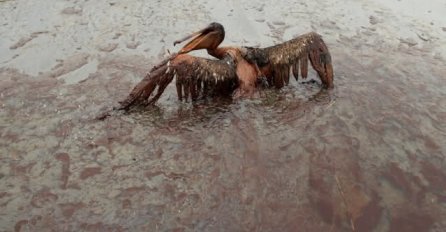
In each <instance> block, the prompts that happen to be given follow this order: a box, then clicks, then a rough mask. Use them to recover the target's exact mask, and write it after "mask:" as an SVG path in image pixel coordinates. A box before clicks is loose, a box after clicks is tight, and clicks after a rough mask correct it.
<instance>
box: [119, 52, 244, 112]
mask: <svg viewBox="0 0 446 232" xmlns="http://www.w3.org/2000/svg"><path fill="white" fill-rule="evenodd" d="M174 78H176V90H177V95H178V98H179V99H180V100H183V99H184V100H188V99H189V97H190V98H191V99H192V100H196V99H197V98H198V97H199V96H207V95H217V94H219V95H220V94H230V93H231V92H232V91H233V90H234V89H235V87H236V86H237V84H238V81H237V80H238V79H237V75H236V73H235V66H234V62H233V61H232V60H231V58H230V57H227V58H225V59H223V60H211V59H206V58H200V57H194V56H191V55H187V54H181V55H177V54H173V55H171V56H169V57H168V58H166V59H165V60H163V61H162V62H160V63H159V64H158V65H156V66H154V67H153V68H152V69H151V71H150V72H149V73H148V74H147V75H146V76H145V77H144V78H143V79H142V80H141V81H140V82H139V83H138V84H137V85H136V86H135V87H134V88H133V90H132V91H131V92H130V94H129V95H128V97H127V98H126V99H125V100H123V101H121V102H120V104H121V107H120V108H119V109H121V110H129V109H130V107H131V106H133V105H140V104H143V105H147V104H153V103H154V102H156V101H157V100H158V99H159V98H160V97H161V95H162V93H163V92H164V90H165V89H166V87H167V86H168V85H169V84H170V83H171V82H172V80H173V79H174ZM202 85H204V86H205V87H204V88H201V86H202ZM155 90H156V93H155Z"/></svg>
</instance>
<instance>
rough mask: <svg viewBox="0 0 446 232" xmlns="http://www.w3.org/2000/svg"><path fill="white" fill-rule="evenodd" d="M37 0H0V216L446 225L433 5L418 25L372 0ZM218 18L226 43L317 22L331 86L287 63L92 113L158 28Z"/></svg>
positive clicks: (270, 225)
mask: <svg viewBox="0 0 446 232" xmlns="http://www.w3.org/2000/svg"><path fill="white" fill-rule="evenodd" d="M43 2H45V4H42V5H40V6H39V5H37V4H35V3H31V2H29V1H23V2H22V1H6V2H0V6H2V7H3V8H1V9H2V13H5V12H9V13H8V14H6V13H5V14H2V15H4V16H2V17H9V18H8V21H5V22H7V23H6V25H5V27H4V28H6V29H2V31H1V35H2V37H3V39H2V43H1V45H0V47H1V49H2V50H1V51H2V55H0V58H1V62H2V68H1V69H0V75H1V79H0V91H1V95H0V104H1V110H0V133H1V139H0V146H1V160H0V162H1V165H0V179H1V185H0V208H1V210H0V215H1V217H0V230H1V231H11V230H15V231H50V230H55V231H80V230H82V231H349V230H350V231H351V230H355V231H443V229H444V228H446V171H445V170H446V161H445V155H446V154H445V153H446V152H445V151H446V143H445V142H444V141H446V103H445V101H444V99H446V91H445V90H446V87H445V86H446V85H445V84H446V80H445V76H446V75H445V74H446V65H445V60H444V55H443V54H445V53H444V52H445V50H446V49H445V48H444V43H443V39H442V38H441V37H440V35H443V36H444V35H446V32H444V31H446V29H441V27H440V26H438V25H437V21H439V22H438V23H445V22H443V21H441V19H436V20H437V21H435V25H430V26H426V25H425V24H424V23H425V21H422V19H423V18H421V19H418V21H417V20H414V21H410V20H407V18H404V17H405V16H398V15H395V13H394V12H392V10H389V9H388V8H385V7H383V6H376V5H375V3H373V2H371V3H364V4H362V5H359V4H358V3H355V2H348V1H345V2H344V3H346V2H347V3H349V5H348V7H346V6H345V4H344V5H341V4H340V3H342V1H341V2H340V1H336V2H333V3H320V4H322V5H323V4H332V5H325V7H331V8H330V9H331V10H330V11H328V13H327V12H325V13H315V12H316V11H317V9H318V6H317V5H314V4H315V3H314V2H315V1H311V2H310V1H309V2H308V3H304V4H300V5H299V8H296V9H291V10H290V11H289V12H288V11H287V12H286V13H285V12H284V11H283V10H284V9H283V6H284V5H282V8H281V9H279V8H280V6H277V5H276V4H274V5H273V4H271V5H261V4H255V2H249V3H244V4H240V5H238V4H235V2H232V1H228V4H232V5H230V6H232V8H233V9H232V11H231V9H230V8H231V7H230V8H228V9H225V11H223V10H218V12H217V13H215V14H213V13H214V12H215V11H216V8H217V9H218V8H219V7H220V5H219V4H222V3H221V1H211V2H210V3H207V4H205V3H203V2H201V1H195V2H193V4H192V3H191V4H190V5H188V6H178V5H175V4H174V3H159V2H151V4H148V3H146V2H144V1H129V2H132V4H128V5H125V4H127V3H119V2H115V1H95V2H93V3H92V2H85V3H78V2H76V3H70V2H62V1H60V2H58V3H57V4H55V5H51V4H50V3H49V1H48V2H46V1H43ZM316 2H317V1H316ZM282 4H285V5H286V4H289V3H286V2H285V3H282ZM295 4H297V3H295ZM392 4H394V3H392ZM14 7H15V8H14ZM33 7H35V8H33ZM69 7H73V8H69ZM33 9H34V10H33ZM39 9H40V10H42V9H46V10H47V11H48V12H49V16H47V15H44V14H42V13H41V12H40V11H39ZM160 9H170V11H166V12H164V13H163V12H160ZM300 10H302V11H300ZM226 11H227V12H226ZM39 12H40V13H39ZM60 12H62V13H60ZM76 12H77V13H76ZM129 12H130V13H131V14H130V15H128V13H129ZM306 12H313V14H308V13H306ZM352 12H353V14H357V15H356V17H357V18H356V20H353V21H351V20H350V19H349V15H351V14H350V13H352ZM435 12H436V9H433V13H435ZM269 13H271V16H268V17H266V16H265V15H268V14H269ZM272 13H275V14H272ZM278 13H280V14H281V17H279V16H277V15H279V14H278ZM343 14H345V15H344V16H343ZM142 15H147V19H142V18H141V17H142ZM213 15H215V16H213ZM325 15H326V16H325ZM29 16H38V17H42V18H41V20H40V22H41V23H36V22H35V21H32V20H30V19H27V17H29ZM316 16H317V17H316ZM370 16H373V17H370ZM191 17H192V18H194V19H195V20H196V21H195V22H194V23H195V24H196V25H187V26H186V23H185V21H187V20H188V19H190V18H191ZM231 17H234V18H235V19H233V21H231ZM423 17H424V15H423ZM315 18H318V19H315ZM334 18H336V19H337V21H336V22H334V21H331V20H332V19H334ZM281 19H282V20H281ZM211 20H212V21H221V22H223V24H224V25H225V26H226V28H227V37H229V38H228V39H227V40H228V41H227V42H226V43H227V44H230V43H236V44H240V43H242V44H244V45H246V44H256V43H258V44H262V45H269V44H272V43H274V42H279V41H281V40H286V39H288V38H290V37H291V36H292V35H294V34H299V33H302V32H306V31H308V30H311V28H312V27H314V28H315V29H317V31H318V32H320V33H321V34H323V35H324V39H325V41H326V42H327V44H328V46H329V48H330V50H331V53H332V56H333V61H334V68H335V89H334V90H330V91H326V90H320V86H319V85H318V84H302V83H300V84H298V83H296V82H294V81H292V84H291V85H290V86H288V87H286V88H284V89H282V90H280V91H277V90H268V91H264V92H262V93H261V96H260V97H257V98H253V99H241V100H230V99H220V100H215V101H207V102H197V103H181V102H178V101H177V100H176V96H175V91H174V89H173V88H172V87H170V88H168V89H167V91H166V93H165V94H164V96H163V97H162V98H161V100H160V101H159V103H158V104H157V105H156V107H152V108H150V109H138V110H135V111H133V112H131V113H130V114H115V115H113V116H112V117H110V118H108V119H107V120H105V121H96V120H94V117H95V116H97V115H98V114H99V113H101V112H102V111H103V110H105V109H107V108H110V107H111V106H113V105H116V102H117V101H119V100H121V99H123V98H124V97H125V96H126V94H127V93H128V92H129V90H130V89H131V88H132V87H133V85H134V84H135V83H136V82H137V81H138V80H139V79H140V78H141V77H142V76H143V75H144V73H145V72H146V71H148V70H149V68H150V66H151V65H153V64H155V63H156V61H157V60H159V59H160V57H161V56H163V54H164V53H165V49H166V47H167V46H169V45H165V44H170V42H169V41H174V40H175V39H178V38H176V37H181V36H183V35H184V34H185V33H187V32H188V31H189V30H195V29H197V28H199V27H201V26H202V25H206V23H207V22H209V21H211ZM262 20H263V21H262ZM297 20H302V21H303V20H306V22H308V23H305V24H302V25H301V24H299V23H298V22H299V21H297ZM318 20H319V21H318ZM419 21H421V22H419ZM33 22H34V23H33ZM154 22H156V23H154ZM56 24H61V25H59V26H57V25H56ZM129 24H130V25H129ZM67 25H71V27H67ZM113 25H115V27H114V26H113ZM231 25H233V26H234V28H231ZM445 26H446V23H445ZM8 27H10V28H13V27H18V28H21V30H14V31H12V30H10V31H8ZM246 28H249V29H250V31H249V30H245V29H246ZM417 30H419V33H418V34H419V35H418V36H417V33H411V32H413V31H417ZM46 31H47V32H46ZM36 32H39V33H37V34H35V33H36ZM243 32H246V34H247V35H246V37H243ZM263 32H264V33H263ZM33 33H34V34H33ZM406 33H407V34H406ZM420 33H424V34H422V35H421V34H420ZM30 35H31V36H30ZM22 36H24V37H22ZM29 36H30V37H29ZM419 36H421V37H422V38H419ZM23 38H24V39H23ZM241 38H247V39H246V40H243V39H241ZM426 38H428V39H429V41H424V40H423V39H426ZM28 39H30V40H29V41H27V40H28ZM256 39H257V40H256ZM24 41H26V42H25V43H24V44H23V42H24ZM138 43H140V45H137V44H138ZM134 46H136V48H134ZM165 46H166V47H165ZM170 49H175V48H170ZM3 51H4V52H3ZM42 55H44V59H43V58H42V57H41V56H42ZM311 74H312V76H313V77H315V74H314V72H312V73H311Z"/></svg>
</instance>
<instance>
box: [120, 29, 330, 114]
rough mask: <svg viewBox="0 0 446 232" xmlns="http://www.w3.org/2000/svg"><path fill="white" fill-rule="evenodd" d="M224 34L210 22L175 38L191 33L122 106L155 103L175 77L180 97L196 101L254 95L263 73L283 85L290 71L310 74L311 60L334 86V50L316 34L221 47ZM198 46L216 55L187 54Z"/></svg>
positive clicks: (271, 82)
mask: <svg viewBox="0 0 446 232" xmlns="http://www.w3.org/2000/svg"><path fill="white" fill-rule="evenodd" d="M224 36H225V31H224V28H223V26H222V25H221V24H219V23H211V24H210V25H209V26H208V27H206V28H204V29H203V30H200V31H198V32H196V33H194V34H192V35H190V36H187V37H185V38H184V39H182V40H179V41H175V43H174V45H175V44H177V43H181V42H183V41H185V40H189V39H191V38H192V39H191V41H190V42H189V43H187V44H186V45H185V46H184V47H183V48H182V49H181V50H180V51H179V52H178V53H175V54H172V55H170V56H169V57H168V58H166V59H165V60H163V61H162V62H161V63H159V64H158V65H156V66H155V67H153V68H152V70H151V71H150V72H149V73H148V74H147V75H146V77H144V79H143V80H142V81H141V82H140V83H139V84H137V85H136V86H135V88H134V89H133V90H132V91H131V93H130V94H129V96H128V97H127V99H125V100H124V101H122V102H121V107H120V109H124V110H128V109H129V108H130V107H131V106H132V105H135V104H152V103H154V102H155V101H156V100H158V99H159V97H160V96H161V94H162V93H163V91H164V90H165V88H166V87H167V85H168V84H169V83H170V82H171V81H172V80H173V79H174V78H176V87H177V94H178V98H179V99H180V100H184V99H186V100H187V99H192V100H195V99H197V98H199V97H200V96H209V95H232V94H235V95H237V96H250V95H252V94H253V93H254V91H255V90H256V89H257V87H258V83H259V79H261V78H264V77H266V79H267V80H268V82H269V85H270V86H275V87H277V88H281V87H283V86H284V85H286V84H288V82H289V76H290V74H291V72H292V73H293V74H294V76H295V78H296V79H297V76H298V70H299V69H300V71H301V76H302V77H303V78H306V76H307V72H308V60H309V61H310V62H311V64H312V66H313V68H314V69H315V70H316V71H317V73H318V74H319V76H320V78H321V81H322V84H323V86H324V87H325V88H332V87H333V68H332V66H331V57H330V53H329V52H328V49H327V47H326V45H325V43H324V41H323V40H322V38H321V36H320V35H318V34H316V33H308V34H305V35H302V36H299V37H297V38H295V39H292V40H290V41H287V42H284V43H282V44H278V45H275V46H271V47H267V48H251V47H218V45H220V43H221V42H222V41H223V39H224ZM199 49H206V50H207V52H208V54H210V55H211V56H213V57H215V58H217V59H206V58H201V57H195V56H191V55H189V54H187V53H189V52H190V51H193V50H199ZM291 70H292V71H291ZM155 90H156V93H155ZM152 95H153V96H152Z"/></svg>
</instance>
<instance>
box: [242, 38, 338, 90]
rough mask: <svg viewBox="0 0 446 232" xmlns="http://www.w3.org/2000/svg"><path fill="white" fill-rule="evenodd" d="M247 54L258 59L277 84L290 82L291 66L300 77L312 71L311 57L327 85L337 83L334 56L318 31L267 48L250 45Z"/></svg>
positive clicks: (268, 76)
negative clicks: (333, 64)
mask: <svg viewBox="0 0 446 232" xmlns="http://www.w3.org/2000/svg"><path fill="white" fill-rule="evenodd" d="M245 58H246V59H247V60H248V61H250V62H255V63H257V65H258V66H259V67H260V68H261V70H262V72H263V74H264V75H265V76H266V77H267V78H268V80H269V81H270V84H273V85H274V86H276V87H277V88H281V87H283V86H284V85H285V84H288V82H289V77H290V74H291V70H292V72H293V75H294V77H295V78H296V80H297V79H298V76H299V69H300V73H301V75H302V78H306V77H307V75H308V60H309V61H310V63H311V65H312V66H313V68H314V69H315V70H316V72H317V73H318V75H319V77H320V78H321V81H322V84H323V85H324V86H325V87H326V88H332V87H333V66H332V64H331V56H330V52H329V51H328V48H327V46H326V45H325V43H324V41H323V40H322V37H321V36H320V35H319V34H317V33H314V32H311V33H307V34H304V35H301V36H299V37H296V38H294V39H292V40H289V41H286V42H284V43H281V44H278V45H275V46H271V47H266V48H249V47H248V48H246V54H245Z"/></svg>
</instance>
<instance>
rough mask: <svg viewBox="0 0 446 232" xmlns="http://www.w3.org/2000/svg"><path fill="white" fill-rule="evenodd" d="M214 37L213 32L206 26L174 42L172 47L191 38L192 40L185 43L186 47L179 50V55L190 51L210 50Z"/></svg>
mask: <svg viewBox="0 0 446 232" xmlns="http://www.w3.org/2000/svg"><path fill="white" fill-rule="evenodd" d="M214 35H215V33H214V31H213V30H212V28H211V27H209V26H208V27H206V28H204V29H201V30H199V31H197V32H195V33H192V34H191V35H188V36H186V37H184V38H182V39H180V40H177V41H175V42H174V43H173V46H175V45H177V44H179V43H182V42H184V41H186V40H189V39H191V38H192V40H191V41H189V43H187V44H186V45H184V47H183V48H181V50H180V51H179V53H180V54H181V53H188V52H190V51H192V50H199V49H204V48H206V49H207V48H211V47H212V46H213V45H214V44H215V41H214V40H215V38H214V37H215V36H214Z"/></svg>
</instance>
